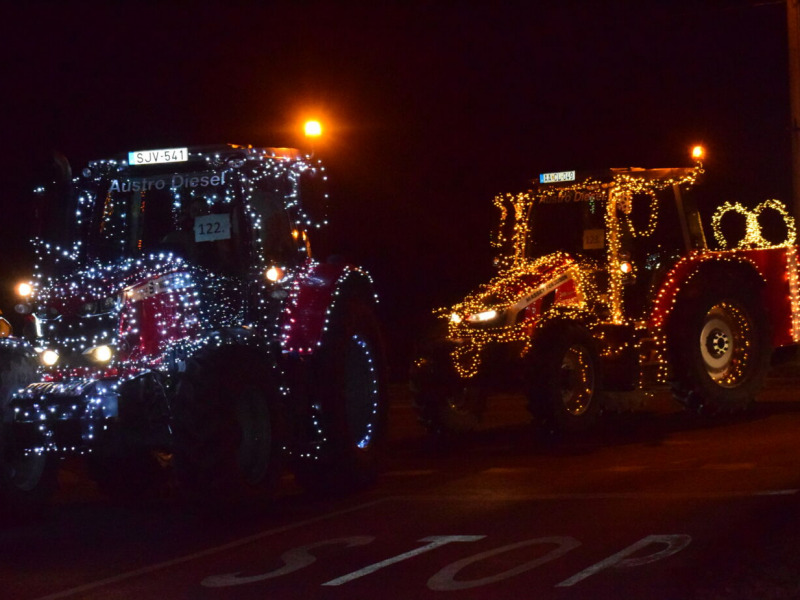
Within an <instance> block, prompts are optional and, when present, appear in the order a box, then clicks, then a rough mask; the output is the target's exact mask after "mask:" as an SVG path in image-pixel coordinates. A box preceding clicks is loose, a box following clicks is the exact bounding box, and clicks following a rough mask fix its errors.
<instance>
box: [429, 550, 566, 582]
mask: <svg viewBox="0 0 800 600" xmlns="http://www.w3.org/2000/svg"><path fill="white" fill-rule="evenodd" d="M534 544H556V546H557V547H556V548H554V549H553V550H551V551H550V552H548V553H547V554H545V555H544V556H540V557H539V558H536V559H534V560H531V561H528V562H526V563H523V564H521V565H519V566H518V567H514V568H513V569H508V570H507V571H503V572H502V573H498V574H497V575H492V576H490V577H483V578H482V579H472V580H468V581H456V580H455V576H456V574H457V573H458V572H459V571H460V570H461V569H463V568H464V567H466V566H468V565H471V564H472V563H476V562H478V561H481V560H483V559H485V558H489V557H490V556H496V555H497V554H503V553H504V552H510V551H512V550H516V549H517V548H524V547H525V546H533V545H534ZM580 545H581V543H580V542H579V541H578V540H576V539H575V538H572V537H545V538H537V539H535V540H527V541H524V542H519V543H517V544H509V545H508V546H503V547H502V548H497V549H495V550H489V551H488V552H481V553H480V554H476V555H475V556H470V557H469V558H465V559H463V560H459V561H456V562H454V563H452V564H450V565H448V566H446V567H445V568H444V569H442V570H441V571H439V572H438V573H436V574H435V575H434V576H433V577H431V578H430V579H429V580H428V588H429V589H431V590H436V591H442V592H444V591H451V590H466V589H469V588H474V587H478V586H481V585H487V584H490V583H496V582H498V581H502V580H503V579H508V578H510V577H514V576H515V575H519V574H520V573H524V572H525V571H530V570H531V569H535V568H536V567H538V566H539V565H543V564H545V563H547V562H550V561H551V560H555V559H556V558H558V557H560V556H563V555H564V554H566V553H567V552H569V551H570V550H572V549H573V548H577V547H578V546H580Z"/></svg>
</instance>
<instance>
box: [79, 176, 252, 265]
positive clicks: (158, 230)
mask: <svg viewBox="0 0 800 600" xmlns="http://www.w3.org/2000/svg"><path fill="white" fill-rule="evenodd" d="M233 177H234V175H232V174H231V172H230V171H227V172H213V171H208V172H197V173H180V174H178V173H171V174H164V175H154V176H141V177H125V176H120V177H117V178H110V179H103V180H100V182H99V184H98V187H97V191H96V197H95V202H94V206H93V215H92V219H91V224H90V227H91V230H90V232H89V244H88V252H89V256H90V257H91V258H98V259H101V260H114V259H117V258H120V257H125V256H136V255H140V254H146V253H150V252H166V251H169V252H174V253H176V254H179V255H181V256H183V257H185V258H187V259H188V260H190V261H191V262H194V263H195V264H199V265H201V266H204V267H206V268H209V269H211V270H213V271H215V272H220V273H231V272H236V271H237V269H238V267H239V265H240V264H241V263H242V257H241V256H239V251H240V249H241V247H242V244H239V243H238V240H239V239H240V238H241V236H242V231H241V229H242V219H241V217H240V212H239V210H238V205H239V203H238V202H236V194H235V192H234V190H235V187H234V186H232V185H230V183H232V181H229V180H231V179H232V178H233Z"/></svg>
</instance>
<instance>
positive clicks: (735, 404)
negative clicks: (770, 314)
mask: <svg viewBox="0 0 800 600" xmlns="http://www.w3.org/2000/svg"><path fill="white" fill-rule="evenodd" d="M754 296H755V295H754V294H752V293H750V294H748V293H746V288H745V286H742V285H741V284H739V285H737V282H735V281H731V280H725V281H722V280H721V281H712V282H710V285H706V286H704V290H703V291H702V292H698V293H696V294H687V295H686V296H685V297H683V298H679V300H678V304H677V305H676V308H675V311H674V314H673V316H672V317H671V318H670V323H669V329H668V338H667V345H668V348H669V350H670V358H671V361H672V367H673V382H672V391H673V395H674V396H675V397H676V399H677V400H678V401H679V402H681V403H682V404H684V405H685V406H687V407H688V408H690V409H692V410H695V411H697V412H703V413H707V414H715V413H731V412H736V411H740V410H744V409H746V408H748V407H749V406H750V405H751V404H752V402H753V401H754V399H755V396H756V394H757V393H758V391H759V390H760V389H761V387H762V385H763V381H764V377H765V376H766V374H767V371H768V369H769V362H770V356H771V350H772V349H771V346H770V342H769V336H768V334H769V331H768V328H767V319H766V315H765V313H764V309H763V307H762V306H761V305H760V304H759V302H758V300H757V298H756V297H754Z"/></svg>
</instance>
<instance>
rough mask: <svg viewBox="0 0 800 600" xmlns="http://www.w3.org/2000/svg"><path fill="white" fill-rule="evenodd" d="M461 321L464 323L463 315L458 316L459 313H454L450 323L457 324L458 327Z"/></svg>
mask: <svg viewBox="0 0 800 600" xmlns="http://www.w3.org/2000/svg"><path fill="white" fill-rule="evenodd" d="M461 321H462V319H461V315H460V314H458V313H457V312H454V313H452V314H451V315H450V322H451V323H455V324H456V325H458V324H459V323H461Z"/></svg>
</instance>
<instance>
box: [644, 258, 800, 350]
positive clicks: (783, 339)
mask: <svg viewBox="0 0 800 600" xmlns="http://www.w3.org/2000/svg"><path fill="white" fill-rule="evenodd" d="M713 269H718V270H726V271H731V270H736V271H739V272H742V270H745V269H746V272H747V273H749V274H750V275H751V276H753V277H756V278H758V279H759V280H760V281H761V282H762V284H764V285H762V286H761V289H760V290H753V292H754V293H758V294H760V296H761V299H762V302H763V304H764V307H765V308H766V312H767V314H768V316H769V320H770V328H771V340H772V344H773V346H775V347H779V346H786V345H788V344H791V343H793V341H797V339H798V336H799V335H800V330H798V328H797V327H796V323H795V320H796V313H797V305H798V298H797V295H798V290H797V259H796V248H795V247H794V246H785V247H776V248H765V249H754V250H725V251H715V252H703V253H693V254H691V255H689V256H687V257H685V258H683V259H681V260H680V261H678V263H677V264H676V265H675V266H674V267H673V268H672V269H671V270H670V272H669V273H667V275H666V277H665V279H664V284H663V285H662V287H661V289H660V290H659V292H658V295H657V297H656V300H655V302H654V304H653V311H652V313H651V315H650V319H649V321H648V326H649V328H650V329H651V331H654V332H656V334H657V335H659V336H660V335H662V334H663V332H664V327H665V325H666V323H667V320H668V318H669V315H670V313H671V312H672V309H673V307H674V305H675V302H676V300H677V298H678V295H679V293H680V291H681V290H682V289H683V288H684V287H685V286H686V285H687V284H688V283H689V282H690V281H691V280H692V279H694V278H695V277H698V276H700V277H702V276H703V275H704V274H706V273H708V272H710V270H713ZM787 275H788V276H787Z"/></svg>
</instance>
